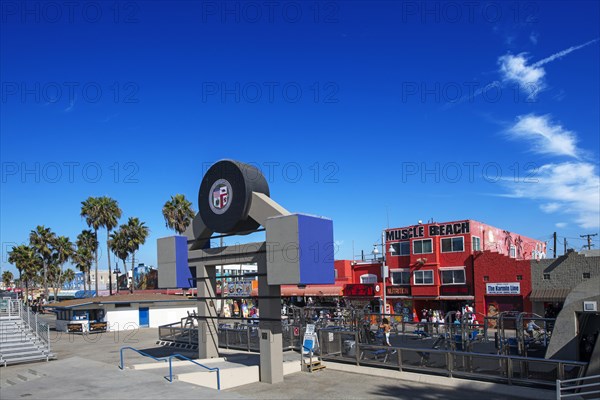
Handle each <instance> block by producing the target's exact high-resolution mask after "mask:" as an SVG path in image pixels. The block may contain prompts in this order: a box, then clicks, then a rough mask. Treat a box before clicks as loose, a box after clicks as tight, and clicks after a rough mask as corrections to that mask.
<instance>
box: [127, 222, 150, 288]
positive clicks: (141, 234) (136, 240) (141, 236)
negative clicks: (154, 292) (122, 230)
mask: <svg viewBox="0 0 600 400" xmlns="http://www.w3.org/2000/svg"><path fill="white" fill-rule="evenodd" d="M126 226H127V228H126V232H127V239H128V240H127V244H128V247H129V253H130V254H131V272H132V273H133V268H134V266H135V253H136V251H138V250H139V248H140V246H141V245H143V244H144V243H146V239H147V238H148V235H150V229H148V227H147V226H146V225H145V223H144V222H141V221H140V220H139V218H137V217H131V218H129V220H128V221H127V225H126ZM131 289H132V290H133V285H132V286H131Z"/></svg>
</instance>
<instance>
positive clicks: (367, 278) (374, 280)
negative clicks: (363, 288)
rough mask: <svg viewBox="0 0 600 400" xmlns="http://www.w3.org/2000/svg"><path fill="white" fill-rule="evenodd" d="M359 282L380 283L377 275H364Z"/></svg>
mask: <svg viewBox="0 0 600 400" xmlns="http://www.w3.org/2000/svg"><path fill="white" fill-rule="evenodd" d="M359 280H360V283H377V282H378V281H379V280H378V278H377V275H375V274H362V275H361V276H360V278H359Z"/></svg>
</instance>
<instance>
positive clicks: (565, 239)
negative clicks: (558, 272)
mask: <svg viewBox="0 0 600 400" xmlns="http://www.w3.org/2000/svg"><path fill="white" fill-rule="evenodd" d="M563 241H564V245H565V250H564V252H563V254H567V238H563Z"/></svg>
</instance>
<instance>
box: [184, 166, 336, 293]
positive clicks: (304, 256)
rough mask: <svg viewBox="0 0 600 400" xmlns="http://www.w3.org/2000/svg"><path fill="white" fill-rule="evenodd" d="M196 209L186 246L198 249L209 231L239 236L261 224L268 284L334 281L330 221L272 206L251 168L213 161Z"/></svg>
mask: <svg viewBox="0 0 600 400" xmlns="http://www.w3.org/2000/svg"><path fill="white" fill-rule="evenodd" d="M198 208H199V212H198V214H197V215H196V217H195V218H194V221H193V223H192V234H193V238H194V241H193V243H192V244H191V246H190V250H196V249H202V248H203V247H204V246H205V245H206V242H207V241H208V240H210V237H211V235H212V234H213V233H220V234H224V235H233V234H240V235H244V234H248V233H251V232H254V231H256V230H257V229H258V228H259V226H263V227H264V228H265V230H266V239H267V245H266V251H267V281H268V283H269V285H282V284H295V285H307V284H319V283H320V284H327V283H333V282H334V268H333V253H334V245H333V222H332V221H331V220H330V219H326V218H321V217H315V216H311V215H305V214H292V213H290V212H289V211H287V210H286V209H285V208H283V207H282V206H280V205H279V204H277V203H276V202H275V201H274V200H273V199H271V198H270V192H269V185H268V184H267V180H266V179H265V177H264V176H263V174H262V173H261V172H260V170H258V169H257V168H256V167H254V166H252V165H249V164H244V163H241V162H238V161H233V160H221V161H218V162H217V163H215V164H213V165H212V166H211V167H210V168H209V169H208V171H207V172H206V174H205V175H204V177H203V178H202V183H201V184H200V191H199V193H198Z"/></svg>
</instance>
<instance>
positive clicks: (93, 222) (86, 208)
mask: <svg viewBox="0 0 600 400" xmlns="http://www.w3.org/2000/svg"><path fill="white" fill-rule="evenodd" d="M80 215H81V216H82V217H83V218H85V223H86V224H87V225H88V226H89V227H90V228H92V229H93V230H94V238H95V239H96V242H97V241H98V229H100V227H101V226H102V224H101V222H102V221H101V218H100V207H99V198H98V197H88V198H87V199H86V200H85V201H82V202H81V213H80ZM94 256H95V259H96V266H95V271H96V296H98V247H96V250H95V251H94Z"/></svg>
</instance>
